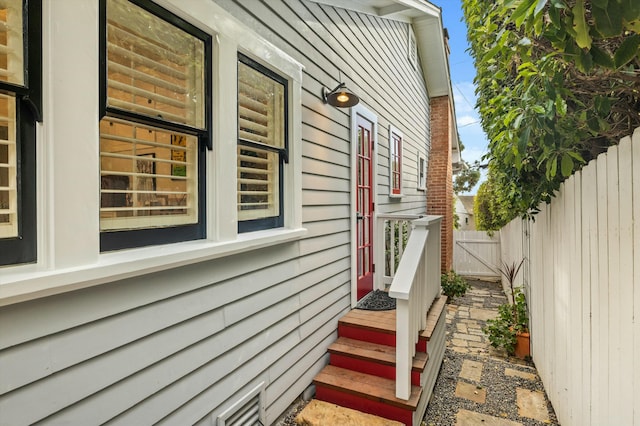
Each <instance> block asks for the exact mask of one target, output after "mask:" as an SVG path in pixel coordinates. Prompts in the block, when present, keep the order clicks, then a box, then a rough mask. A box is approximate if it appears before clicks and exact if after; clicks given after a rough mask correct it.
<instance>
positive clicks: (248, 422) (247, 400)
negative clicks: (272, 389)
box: [217, 382, 265, 426]
mask: <svg viewBox="0 0 640 426" xmlns="http://www.w3.org/2000/svg"><path fill="white" fill-rule="evenodd" d="M263 394H264V382H263V383H260V384H259V385H258V386H256V387H255V388H254V389H253V390H251V391H250V392H249V393H248V394H246V395H245V396H243V397H242V398H240V400H239V401H237V402H236V403H235V404H233V405H232V406H231V407H229V408H228V409H227V410H226V411H225V412H224V413H222V414H220V415H219V416H218V420H217V426H263V425H264V424H265V423H264V408H263V406H262V396H263Z"/></svg>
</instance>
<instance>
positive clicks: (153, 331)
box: [0, 0, 429, 426]
mask: <svg viewBox="0 0 640 426" xmlns="http://www.w3.org/2000/svg"><path fill="white" fill-rule="evenodd" d="M217 3H219V4H221V5H223V6H224V7H225V8H226V9H227V10H229V11H230V12H231V13H232V14H233V15H235V16H236V17H237V18H239V20H241V21H242V22H244V23H245V24H246V25H247V26H248V27H250V28H252V29H253V30H255V31H256V32H258V33H259V34H260V35H261V36H262V37H264V38H265V39H267V40H268V41H270V42H271V43H273V44H274V45H276V46H277V47H279V48H281V49H282V50H284V51H285V52H286V53H288V54H290V55H291V56H292V57H294V58H295V59H297V60H298V61H300V62H301V63H303V64H304V66H305V73H304V75H303V87H302V103H303V105H302V140H301V141H290V142H291V143H300V144H301V148H302V157H303V160H302V169H303V175H302V187H303V199H302V202H303V207H302V209H303V210H302V216H303V222H304V226H305V227H306V228H307V229H308V234H307V236H306V237H305V238H304V239H303V240H301V241H298V242H294V243H286V244H282V245H279V246H275V247H271V248H269V249H263V250H256V251H254V252H251V253H244V254H240V255H234V256H229V257H227V258H224V259H218V260H215V261H210V262H204V263H201V264H197V265H192V266H189V267H183V268H178V269H175V270H169V271H166V272H163V273H158V274H152V275H148V276H143V277H139V278H135V279H129V280H125V281H121V282H114V283H108V284H104V285H101V286H98V287H94V288H90V289H86V290H82V291H77V292H70V293H66V294H64V295H60V296H54V297H50V298H44V299H40V300H36V301H32V302H26V303H21V304H16V305H12V306H7V307H3V308H1V309H0V323H1V324H11V325H12V326H10V327H3V329H2V333H0V370H1V371H0V376H2V379H1V380H0V412H1V413H2V415H1V416H0V425H12V426H13V425H23V424H30V423H34V422H37V421H43V423H45V424H46V423H49V424H60V423H64V422H67V423H68V424H98V423H106V422H110V423H111V424H123V425H130V424H150V423H153V422H160V423H165V424H184V425H186V424H196V423H197V424H203V425H212V424H215V417H216V416H217V415H218V414H220V413H221V412H222V411H224V410H225V409H226V408H227V407H228V406H230V405H231V404H233V403H234V402H235V401H236V400H237V399H239V398H240V397H241V396H243V395H244V394H245V393H246V392H247V391H248V390H250V389H252V388H253V387H254V386H255V385H257V384H258V383H259V382H262V381H263V382H265V383H266V391H265V401H263V402H264V404H265V406H266V412H267V421H268V422H272V421H273V420H274V419H275V418H276V417H277V416H278V415H279V414H280V413H281V412H282V411H283V410H284V409H285V408H286V407H287V406H288V405H289V404H290V403H291V401H293V399H294V398H295V397H297V396H298V395H299V394H300V393H301V392H302V391H303V390H304V389H305V388H306V387H307V386H308V385H309V384H310V383H311V379H312V378H313V376H314V375H315V374H316V373H317V372H318V371H319V370H320V368H321V367H322V366H323V365H324V364H325V363H326V357H327V356H326V348H327V346H328V345H329V343H330V342H332V341H333V339H334V338H335V332H336V328H337V321H338V319H339V318H340V317H341V316H342V315H343V314H344V313H345V312H347V311H348V309H349V306H350V288H351V284H350V274H351V271H350V265H351V259H350V255H351V241H350V235H351V234H350V229H349V226H350V225H349V224H350V218H351V213H352V208H351V206H350V193H351V190H352V183H351V181H350V175H351V171H350V161H351V160H350V155H351V149H352V142H351V141H350V140H349V138H350V127H349V126H350V115H349V111H348V110H343V109H339V108H334V107H330V106H328V105H325V104H323V103H322V100H321V97H320V94H321V90H322V88H323V87H329V88H333V87H334V86H335V85H336V84H337V82H338V78H339V75H340V73H342V76H344V77H345V79H346V81H347V83H348V85H349V87H350V88H352V89H353V90H355V91H356V93H357V94H358V95H359V96H360V97H361V99H362V102H363V103H364V104H365V105H366V106H367V107H368V108H369V109H370V110H372V111H373V112H374V113H375V114H376V115H377V116H378V118H379V123H378V124H379V126H378V129H379V130H378V141H379V146H378V147H376V155H377V163H378V168H377V171H378V179H377V180H378V188H377V189H376V193H377V194H378V197H377V209H378V212H380V213H382V212H403V213H422V212H424V211H425V205H426V200H425V193H424V192H423V191H417V190H416V178H415V174H416V164H415V162H416V159H417V152H418V151H420V152H423V153H424V154H425V156H426V154H427V152H426V151H427V146H428V145H429V105H428V99H427V94H426V89H425V86H424V81H423V79H422V77H421V75H420V73H419V72H416V71H415V70H414V69H413V68H412V67H411V65H410V64H409V63H408V61H407V59H406V52H407V48H406V42H407V24H406V23H400V22H394V21H388V20H384V19H380V18H377V17H372V16H368V15H360V14H357V13H353V12H347V11H345V10H340V9H335V8H332V7H326V6H321V5H318V4H316V3H313V2H309V1H303V0H294V1H286V2H284V1H280V0H274V1H268V2H266V1H265V2H257V1H253V0H243V1H237V2H236V1H232V0H222V1H217ZM96 119H97V118H96ZM389 125H393V126H395V127H397V128H399V129H400V130H401V131H402V132H403V134H404V138H405V141H404V144H405V145H404V173H403V180H404V182H403V185H404V188H405V191H404V192H405V197H403V198H402V199H400V200H391V199H389V198H388V197H387V194H388V126H389ZM285 196H286V194H285ZM6 366H11V368H7V367H6Z"/></svg>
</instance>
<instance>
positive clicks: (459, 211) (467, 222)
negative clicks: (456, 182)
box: [455, 195, 476, 231]
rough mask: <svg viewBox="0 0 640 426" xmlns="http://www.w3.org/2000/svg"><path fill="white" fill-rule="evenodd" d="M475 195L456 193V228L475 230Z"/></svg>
mask: <svg viewBox="0 0 640 426" xmlns="http://www.w3.org/2000/svg"><path fill="white" fill-rule="evenodd" d="M474 200H475V195H456V196H455V202H456V203H455V214H456V215H457V216H458V226H459V227H458V230H460V231H475V230H476V221H475V218H474V216H473V203H474Z"/></svg>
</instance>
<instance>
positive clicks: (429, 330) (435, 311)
mask: <svg viewBox="0 0 640 426" xmlns="http://www.w3.org/2000/svg"><path fill="white" fill-rule="evenodd" d="M446 305H447V296H445V295H442V296H440V297H439V298H438V299H436V300H434V301H433V303H432V304H431V307H430V308H429V312H427V326H426V327H425V329H424V330H422V333H420V338H421V339H426V340H427V341H429V340H431V336H432V335H433V332H434V330H435V328H436V325H437V324H438V320H439V319H440V316H441V315H442V311H444V309H445V306H446Z"/></svg>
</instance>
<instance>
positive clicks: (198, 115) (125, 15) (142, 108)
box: [100, 0, 212, 251]
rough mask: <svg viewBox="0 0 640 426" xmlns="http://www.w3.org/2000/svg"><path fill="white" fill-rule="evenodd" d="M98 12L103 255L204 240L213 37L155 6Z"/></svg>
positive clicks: (110, 5) (134, 2)
mask: <svg viewBox="0 0 640 426" xmlns="http://www.w3.org/2000/svg"><path fill="white" fill-rule="evenodd" d="M101 7H102V10H101V19H102V31H103V32H102V34H101V44H102V52H101V54H102V58H103V60H102V66H101V69H100V72H101V87H100V89H101V108H102V111H101V117H100V118H101V120H100V231H101V235H100V248H101V251H109V250H116V249H121V248H128V247H140V246H146V245H154V244H163V243H171V242H177V241H186V240H193V239H198V238H204V237H205V219H204V218H205V215H204V206H205V203H204V199H205V196H204V194H205V192H204V191H205V179H204V176H205V165H204V150H205V148H206V147H207V146H210V145H211V142H210V140H211V118H210V117H211V111H210V99H211V84H210V81H211V75H210V74H211V72H210V69H211V67H210V60H211V57H212V55H211V36H210V35H208V34H206V33H205V32H203V31H201V30H200V29H198V28H196V27H194V26H193V25H191V24H189V23H188V22H186V21H184V20H182V19H181V18H179V17H177V16H175V15H173V14H171V13H170V12H168V11H167V10H165V9H163V8H161V7H160V6H158V5H156V4H154V3H152V2H147V1H141V0H109V1H106V0H102V1H101Z"/></svg>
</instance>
